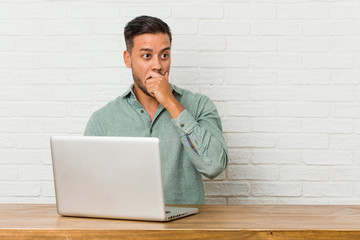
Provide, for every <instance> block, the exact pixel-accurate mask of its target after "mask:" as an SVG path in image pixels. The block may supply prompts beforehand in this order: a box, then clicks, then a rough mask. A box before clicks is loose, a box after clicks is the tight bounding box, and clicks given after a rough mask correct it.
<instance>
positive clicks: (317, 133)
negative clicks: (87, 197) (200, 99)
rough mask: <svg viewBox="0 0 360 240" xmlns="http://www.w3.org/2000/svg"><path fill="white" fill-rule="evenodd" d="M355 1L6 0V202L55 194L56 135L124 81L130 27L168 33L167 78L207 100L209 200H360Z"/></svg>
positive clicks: (81, 123) (81, 122)
mask: <svg viewBox="0 0 360 240" xmlns="http://www.w3.org/2000/svg"><path fill="white" fill-rule="evenodd" d="M359 13H360V2H359V1H358V0H347V1H342V0H315V1H303V0H301V1H300V0H256V1H238V0H227V1H222V0H211V1H210V0H207V1H206V0H200V1H197V2H195V3H194V1H190V0H185V1H165V0H158V1H151V0H146V1H130V0H108V1H100V0H94V1H67V0H59V1H45V0H28V1H24V0H12V1H11V0H2V1H0V85H1V87H0V202H3V203H5V202H11V203H16V202H21V203H24V202H25V203H26V202H30V203H43V202H45V203H48V202H51V203H53V202H55V198H54V186H53V176H52V170H51V156H50V151H49V137H50V136H51V135H63V134H69V135H81V134H82V133H83V131H84V128H85V125H86V122H87V120H88V118H89V117H90V115H91V114H92V112H93V111H94V110H95V109H98V108H99V107H101V106H102V105H104V104H105V103H106V102H108V101H110V100H112V99H114V98H115V97H117V96H118V95H120V94H122V92H123V91H124V90H125V89H127V87H128V86H129V84H130V83H131V82H132V80H131V72H130V71H129V70H128V69H126V68H125V66H124V64H123V60H122V51H123V49H124V47H125V44H124V40H123V35H122V32H123V28H124V26H125V24H126V23H127V22H128V21H129V20H131V19H132V18H134V17H135V16H138V15H141V14H147V15H153V16H157V17H160V18H162V19H164V20H165V21H166V22H168V23H169V25H170V27H171V28H172V30H173V35H174V37H173V39H174V41H173V54H172V57H173V59H172V60H173V61H172V71H171V75H170V79H171V82H173V83H175V84H177V85H179V86H182V87H185V88H188V89H190V90H193V91H197V92H200V93H204V94H206V95H208V96H209V97H210V98H211V99H212V100H213V101H214V102H215V104H216V106H217V108H218V110H219V114H220V116H221V117H222V122H223V129H224V135H225V138H226V141H227V144H228V147H229V166H228V169H227V170H226V171H225V172H224V173H223V174H221V175H220V176H219V177H217V178H216V179H215V180H207V179H204V180H205V181H204V186H205V190H206V197H207V203H211V204H359V201H360V103H359V101H360V86H359V84H360V14H359Z"/></svg>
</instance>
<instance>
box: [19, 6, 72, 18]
mask: <svg viewBox="0 0 360 240" xmlns="http://www.w3.org/2000/svg"><path fill="white" fill-rule="evenodd" d="M14 17H15V18H22V19H27V18H28V19H58V18H65V17H66V7H65V5H64V4H58V3H55V4H54V3H53V4H48V3H31V4H27V5H25V4H22V5H20V6H17V7H16V8H14Z"/></svg>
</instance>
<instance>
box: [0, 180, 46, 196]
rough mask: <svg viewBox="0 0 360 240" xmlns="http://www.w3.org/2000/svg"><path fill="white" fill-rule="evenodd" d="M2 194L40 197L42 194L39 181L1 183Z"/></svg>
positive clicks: (0, 191) (0, 194)
mask: <svg viewBox="0 0 360 240" xmlns="http://www.w3.org/2000/svg"><path fill="white" fill-rule="evenodd" d="M0 196H9V197H10V196H11V197H23V196H26V197H38V196H40V184H39V183H18V182H6V183H0Z"/></svg>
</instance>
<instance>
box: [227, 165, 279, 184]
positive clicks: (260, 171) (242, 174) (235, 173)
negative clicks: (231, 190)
mask: <svg viewBox="0 0 360 240" xmlns="http://www.w3.org/2000/svg"><path fill="white" fill-rule="evenodd" d="M228 176H229V179H230V180H269V181H271V180H278V179H279V168H278V167H271V166H241V165H230V166H228Z"/></svg>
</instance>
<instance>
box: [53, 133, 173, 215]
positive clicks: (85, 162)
mask: <svg viewBox="0 0 360 240" xmlns="http://www.w3.org/2000/svg"><path fill="white" fill-rule="evenodd" d="M50 141H51V150H52V161H53V170H54V180H55V193H56V203H57V204H56V205H57V211H58V213H59V214H60V215H64V216H80V217H100V218H120V219H136V220H151V221H166V220H169V219H168V218H167V217H166V213H165V203H164V193H163V183H162V174H161V161H160V147H159V139H157V138H139V137H88V136H86V137H84V136H79V137H74V136H53V137H51V140H50Z"/></svg>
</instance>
